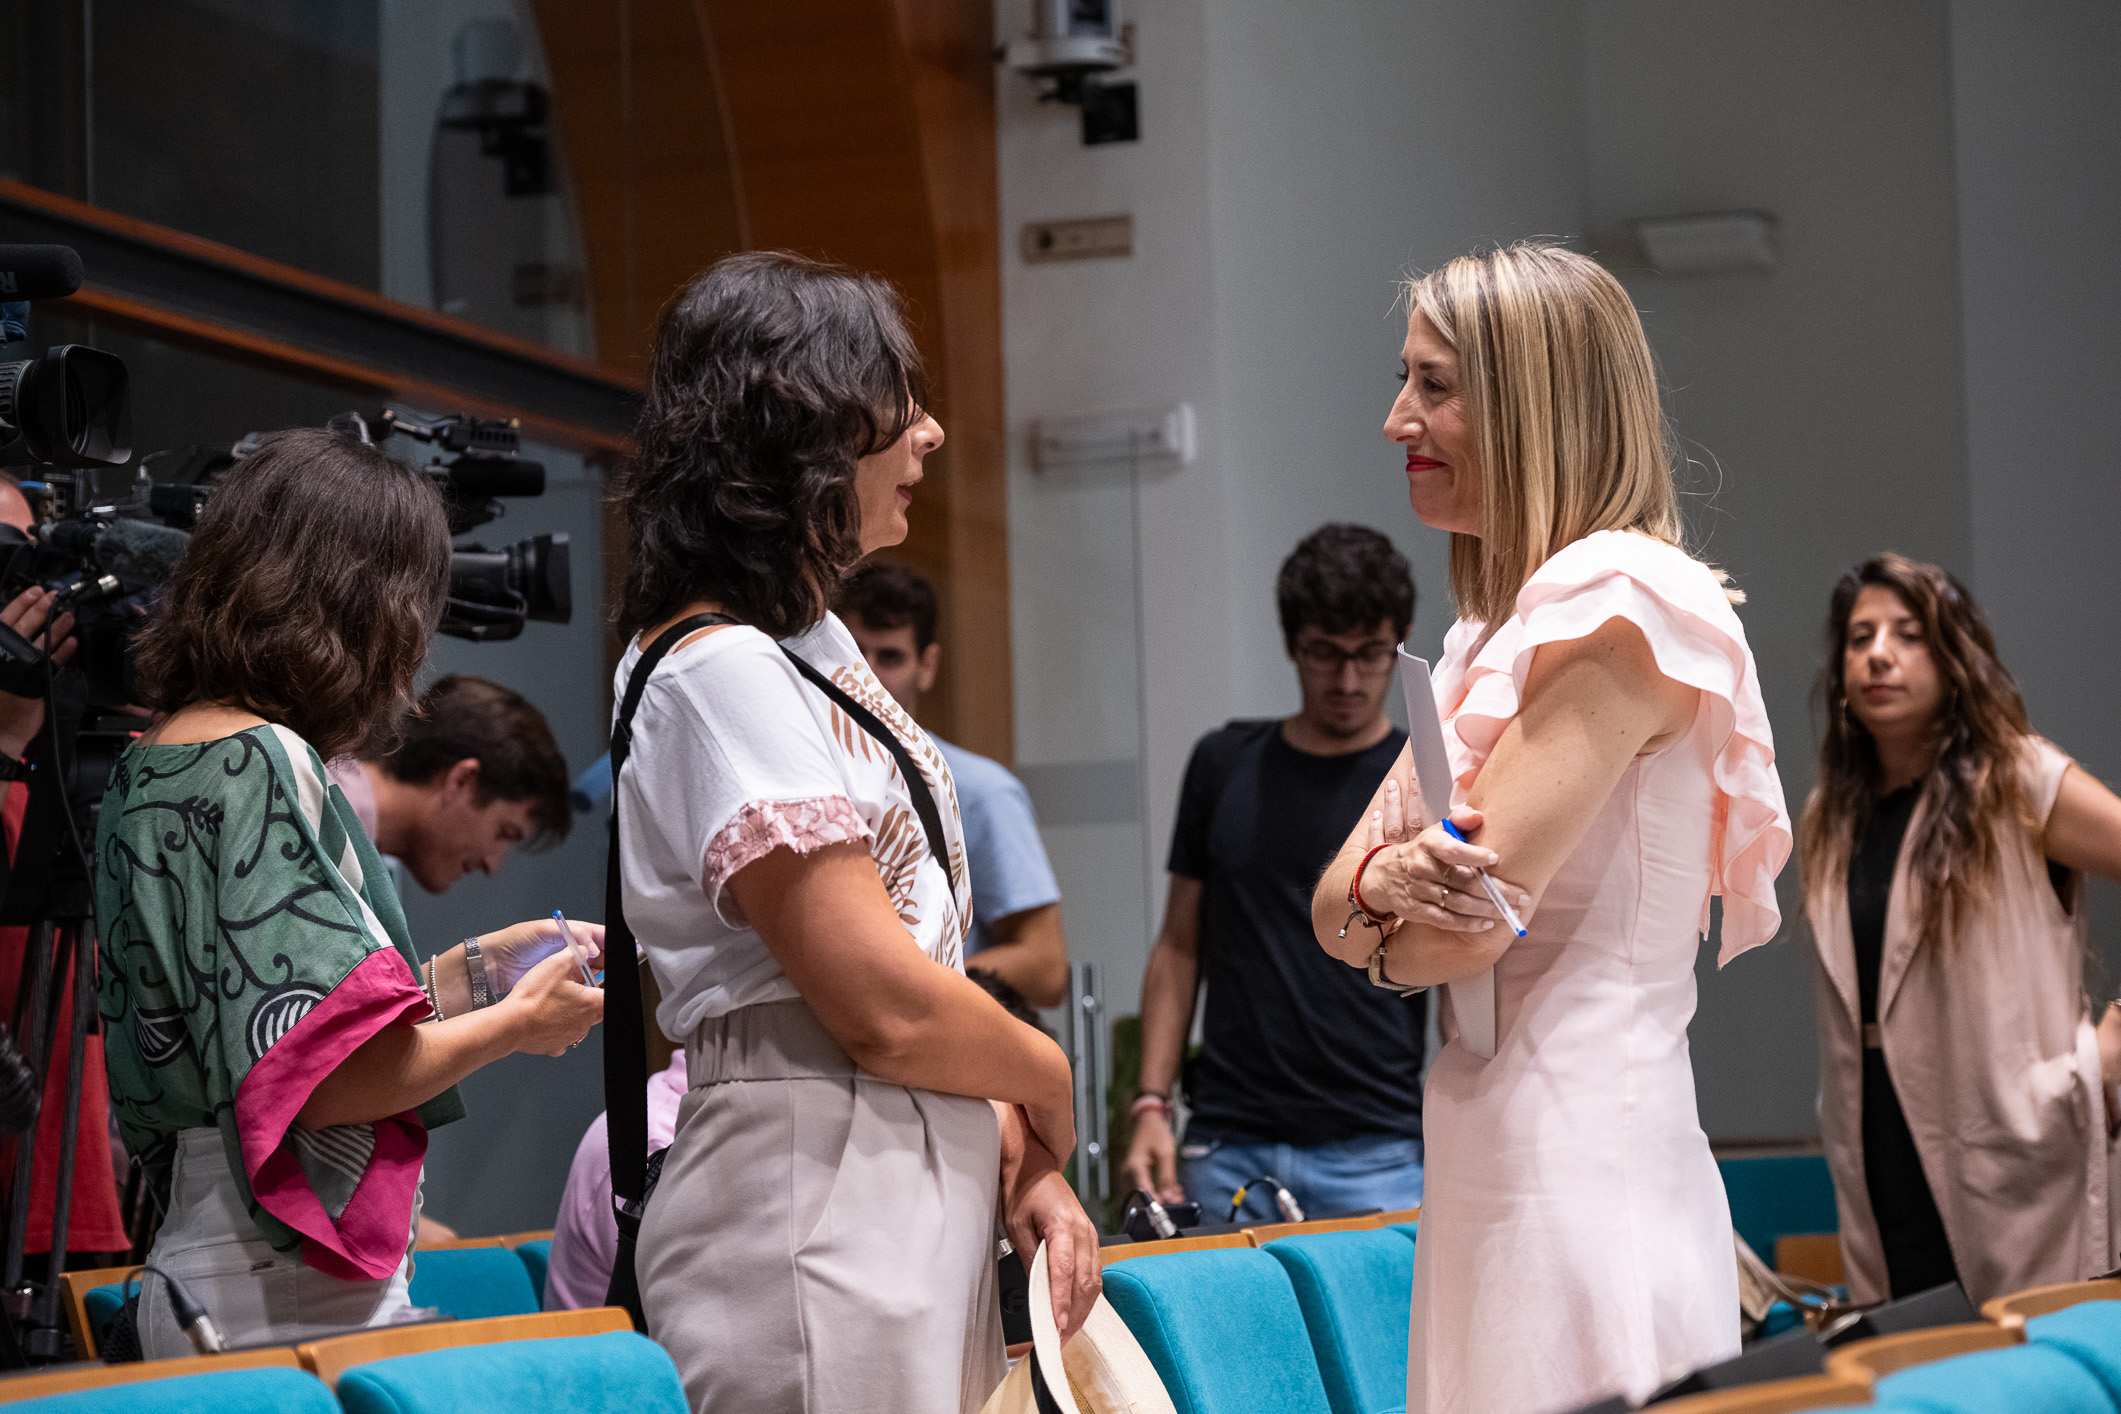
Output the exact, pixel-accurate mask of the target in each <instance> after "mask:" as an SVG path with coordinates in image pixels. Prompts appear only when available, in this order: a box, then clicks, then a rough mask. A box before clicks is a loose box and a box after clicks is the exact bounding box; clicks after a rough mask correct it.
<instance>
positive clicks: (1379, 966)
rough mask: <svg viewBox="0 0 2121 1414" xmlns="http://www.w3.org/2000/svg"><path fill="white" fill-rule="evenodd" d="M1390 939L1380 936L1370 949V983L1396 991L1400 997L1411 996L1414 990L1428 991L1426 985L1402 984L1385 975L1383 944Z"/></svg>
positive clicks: (1389, 990)
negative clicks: (1410, 985) (1375, 944)
mask: <svg viewBox="0 0 2121 1414" xmlns="http://www.w3.org/2000/svg"><path fill="white" fill-rule="evenodd" d="M1391 941H1392V940H1391V939H1390V938H1381V939H1379V940H1378V943H1377V946H1376V947H1375V948H1372V949H1371V950H1370V985H1371V986H1373V987H1382V988H1384V989H1385V990H1386V991H1388V992H1397V993H1399V995H1400V996H1402V997H1411V996H1413V995H1414V994H1415V993H1416V992H1426V991H1428V990H1429V989H1428V988H1427V987H1408V986H1403V985H1402V984H1400V983H1398V982H1394V981H1393V980H1392V979H1391V978H1389V977H1387V976H1385V944H1387V943H1389V942H1391Z"/></svg>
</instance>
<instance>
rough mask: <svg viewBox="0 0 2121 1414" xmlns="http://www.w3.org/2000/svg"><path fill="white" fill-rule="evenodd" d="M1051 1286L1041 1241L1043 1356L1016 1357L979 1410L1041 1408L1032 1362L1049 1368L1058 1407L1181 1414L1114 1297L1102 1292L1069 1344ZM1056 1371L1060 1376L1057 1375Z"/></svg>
mask: <svg viewBox="0 0 2121 1414" xmlns="http://www.w3.org/2000/svg"><path fill="white" fill-rule="evenodd" d="M1050 1290H1051V1288H1050V1287H1049V1285H1048V1284H1047V1277H1046V1245H1045V1244H1044V1243H1040V1244H1039V1248H1038V1255H1037V1256H1035V1257H1033V1258H1032V1259H1031V1349H1032V1351H1033V1353H1034V1354H1035V1355H1036V1356H1037V1357H1038V1358H1037V1359H1036V1361H1034V1360H1033V1359H1032V1357H1031V1356H1030V1355H1026V1356H1025V1357H1024V1358H1023V1359H1021V1360H1019V1361H1017V1362H1016V1368H1015V1369H1013V1370H1011V1371H1010V1372H1009V1374H1008V1377H1007V1378H1006V1379H1004V1380H1003V1381H1002V1382H1001V1384H1000V1385H998V1386H996V1387H995V1391H994V1393H993V1394H991V1395H989V1396H988V1397H987V1402H986V1404H985V1405H984V1406H982V1407H981V1409H980V1414H1037V1411H1038V1409H1039V1399H1038V1391H1037V1390H1036V1389H1035V1388H1034V1387H1033V1384H1032V1382H1033V1380H1034V1379H1037V1378H1038V1375H1035V1374H1034V1373H1033V1371H1034V1369H1036V1370H1037V1371H1039V1372H1040V1373H1041V1374H1043V1375H1044V1377H1045V1378H1044V1383H1045V1386H1046V1390H1045V1393H1046V1396H1047V1400H1048V1401H1049V1405H1050V1407H1052V1408H1055V1409H1058V1410H1059V1411H1060V1414H1178V1411H1177V1409H1176V1408H1175V1407H1173V1405H1172V1403H1171V1396H1170V1395H1169V1394H1166V1393H1165V1392H1164V1382H1163V1381H1162V1380H1161V1379H1159V1378H1158V1377H1157V1374H1156V1367H1155V1366H1154V1365H1152V1364H1150V1363H1149V1357H1148V1356H1147V1355H1146V1354H1144V1353H1143V1351H1142V1348H1141V1343H1140V1342H1139V1341H1137V1340H1135V1338H1134V1332H1132V1331H1130V1330H1128V1329H1127V1323H1126V1322H1125V1321H1122V1320H1121V1319H1120V1318H1119V1312H1117V1311H1115V1310H1113V1309H1112V1303H1111V1302H1109V1301H1107V1300H1105V1298H1104V1297H1102V1296H1100V1297H1098V1298H1097V1305H1096V1306H1094V1307H1092V1308H1091V1310H1090V1319H1089V1320H1087V1321H1085V1322H1083V1328H1082V1329H1081V1330H1079V1331H1077V1332H1076V1333H1075V1336H1074V1338H1073V1339H1071V1340H1070V1341H1069V1342H1068V1344H1067V1346H1066V1347H1065V1348H1064V1347H1063V1346H1062V1345H1061V1339H1060V1328H1059V1327H1058V1326H1056V1325H1054V1323H1053V1303H1052V1301H1051V1300H1050V1299H1048V1298H1047V1293H1048V1292H1049V1291H1050ZM1056 1370H1058V1371H1060V1372H1062V1378H1060V1379H1055V1378H1054V1377H1053V1374H1052V1372H1053V1371H1056Z"/></svg>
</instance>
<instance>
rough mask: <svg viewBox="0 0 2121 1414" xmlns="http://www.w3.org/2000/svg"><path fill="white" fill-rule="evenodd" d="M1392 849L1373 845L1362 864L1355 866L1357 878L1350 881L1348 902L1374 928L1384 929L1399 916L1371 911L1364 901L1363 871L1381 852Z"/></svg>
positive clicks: (1386, 846) (1382, 845)
mask: <svg viewBox="0 0 2121 1414" xmlns="http://www.w3.org/2000/svg"><path fill="white" fill-rule="evenodd" d="M1391 847H1392V846H1390V845H1388V844H1377V845H1371V846H1370V848H1369V850H1368V851H1367V852H1365V853H1364V855H1363V857H1362V862H1361V863H1359V864H1357V865H1356V866H1355V877H1354V878H1352V879H1350V880H1348V902H1349V903H1352V904H1354V905H1355V911H1356V912H1358V913H1360V914H1361V915H1362V916H1363V918H1364V919H1365V920H1367V921H1368V922H1369V924H1370V926H1371V927H1373V928H1376V927H1382V926H1384V925H1385V924H1386V923H1388V922H1390V921H1391V920H1392V919H1394V918H1396V917H1398V916H1399V915H1398V914H1396V913H1386V914H1377V913H1372V912H1371V911H1370V906H1369V905H1368V904H1366V903H1364V902H1363V901H1362V871H1363V870H1365V869H1367V868H1369V867H1370V861H1371V860H1373V859H1375V858H1376V857H1377V852H1378V851H1379V850H1383V849H1390V848H1391Z"/></svg>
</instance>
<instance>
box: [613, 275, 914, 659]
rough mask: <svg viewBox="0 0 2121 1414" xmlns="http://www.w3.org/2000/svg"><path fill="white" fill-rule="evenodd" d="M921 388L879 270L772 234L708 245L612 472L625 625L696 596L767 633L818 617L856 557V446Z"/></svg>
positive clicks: (902, 412)
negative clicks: (768, 241)
mask: <svg viewBox="0 0 2121 1414" xmlns="http://www.w3.org/2000/svg"><path fill="white" fill-rule="evenodd" d="M926 401H927V388H926V384H925V382H924V379H923V376H922V371H921V362H920V354H919V351H918V350H917V349H915V347H914V344H913V337H912V336H911V335H910V334H908V333H907V332H906V324H905V320H904V317H903V314H902V310H901V306H900V302H899V297H898V294H897V292H896V291H894V290H893V289H892V288H891V287H890V286H889V285H887V284H885V283H884V282H883V281H881V280H876V279H872V278H871V277H869V276H867V275H863V274H860V273H858V272H856V271H853V270H849V269H846V268H844V267H842V266H838V265H827V264H824V263H822V262H819V261H815V260H808V259H805V258H803V257H802V256H799V255H790V254H787V253H786V252H781V251H751V252H747V253H745V254H742V255H732V256H730V257H728V258H727V259H725V260H720V261H717V262H716V263H715V264H714V265H712V266H711V267H709V268H708V269H707V271H706V272H705V273H704V274H701V275H700V276H698V277H697V278H695V279H694V280H693V282H692V283H691V284H690V285H688V286H686V287H685V289H684V291H683V292H682V293H681V294H679V295H678V297H677V298H676V299H674V300H673V301H671V303H670V305H669V307H668V308H666V309H665V310H664V311H663V318H662V322H661V324H660V325H659V326H658V328H657V330H656V338H655V356H654V361H653V364H652V366H651V368H650V371H649V377H648V400H647V404H646V406H645V407H644V408H643V409H642V412H641V421H640V427H639V429H638V431H636V433H635V434H634V442H635V446H636V451H635V454H634V456H633V458H632V459H631V460H630V461H629V462H628V463H627V465H626V466H625V468H624V469H623V470H622V471H621V472H620V474H619V475H618V477H617V478H616V479H615V483H614V486H613V488H612V502H613V505H614V506H615V507H616V508H617V510H618V511H619V513H620V514H621V515H622V516H624V518H625V521H626V526H627V529H628V531H629V532H630V536H631V540H630V550H631V563H630V564H629V566H628V568H627V572H626V584H625V587H624V589H623V590H622V591H621V593H620V596H619V606H618V623H619V627H620V629H621V630H622V631H624V632H625V633H628V634H634V633H638V632H640V631H641V630H643V629H645V628H649V627H651V626H653V625H655V624H658V623H661V622H662V621H663V620H665V619H667V618H669V617H670V616H671V615H672V614H674V613H675V612H676V611H677V610H678V609H680V608H682V607H683V606H684V605H685V604H686V603H688V602H690V601H692V600H695V599H714V600H718V601H720V602H721V603H722V604H724V605H725V606H727V608H728V609H729V611H730V612H731V613H733V614H735V615H736V616H737V617H739V618H741V619H743V620H744V621H745V622H747V623H750V624H752V625H753V626H754V627H757V628H760V629H763V630H764V631H765V632H767V633H769V634H771V635H772V636H774V637H775V638H786V637H788V636H789V635H790V634H795V633H800V632H802V631H803V630H804V629H806V628H809V627H810V626H811V625H812V624H815V623H816V622H817V621H818V620H819V619H821V618H823V617H824V615H825V611H826V609H827V608H829V607H830V606H831V602H832V597H833V594H834V591H835V590H836V589H837V587H838V585H839V581H840V578H841V577H842V576H843V575H844V574H846V572H847V571H848V570H849V569H851V568H853V566H854V563H855V561H856V560H858V559H859V558H860V557H861V514H860V509H859V507H858V505H857V504H856V501H855V495H854V468H855V463H856V461H857V460H859V459H860V458H862V457H864V456H868V455H870V454H872V453H875V452H881V451H883V450H884V449H885V448H887V447H889V446H890V445H891V444H892V443H894V442H896V441H897V440H898V439H899V438H900V437H901V436H903V435H904V434H905V432H906V431H907V429H908V428H910V427H912V426H913V424H914V423H915V422H916V421H918V420H919V418H920V416H921V411H920V409H921V406H922V404H924V403H925V402H926Z"/></svg>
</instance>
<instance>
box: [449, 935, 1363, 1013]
mask: <svg viewBox="0 0 2121 1414" xmlns="http://www.w3.org/2000/svg"><path fill="white" fill-rule="evenodd" d="M464 970H465V971H466V972H469V973H470V974H471V1005H472V1009H473V1010H474V1011H476V1010H477V1009H478V1008H480V1007H486V1006H492V1005H493V989H492V988H491V987H488V986H487V985H486V959H485V958H484V957H481V956H480V955H479V940H478V939H477V938H466V939H465V940H464ZM1371 976H1372V977H1375V976H1376V972H1375V970H1374V969H1373V970H1372V972H1371Z"/></svg>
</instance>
